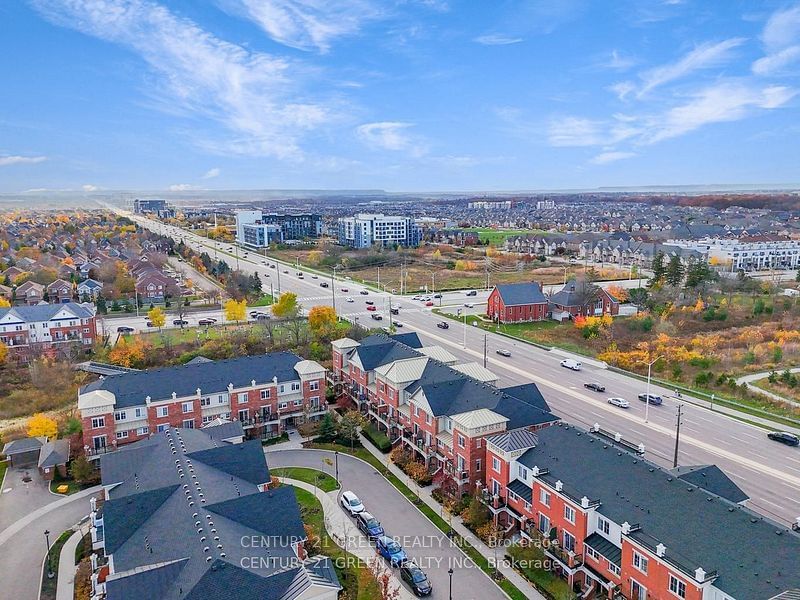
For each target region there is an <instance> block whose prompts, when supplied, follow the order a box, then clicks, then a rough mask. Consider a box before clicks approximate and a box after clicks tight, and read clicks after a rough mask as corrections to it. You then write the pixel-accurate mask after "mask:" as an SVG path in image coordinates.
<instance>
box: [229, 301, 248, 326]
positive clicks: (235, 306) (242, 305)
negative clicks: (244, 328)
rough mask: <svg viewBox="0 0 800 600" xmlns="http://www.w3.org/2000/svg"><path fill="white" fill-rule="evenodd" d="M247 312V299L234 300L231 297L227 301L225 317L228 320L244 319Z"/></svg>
mask: <svg viewBox="0 0 800 600" xmlns="http://www.w3.org/2000/svg"><path fill="white" fill-rule="evenodd" d="M246 313H247V302H246V301H245V300H234V299H233V298H231V299H230V300H228V301H227V302H225V318H226V319H227V320H228V321H236V322H237V323H238V322H239V321H244V320H245V319H246V317H245V314H246Z"/></svg>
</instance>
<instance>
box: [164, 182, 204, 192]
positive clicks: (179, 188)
mask: <svg viewBox="0 0 800 600" xmlns="http://www.w3.org/2000/svg"><path fill="white" fill-rule="evenodd" d="M167 189H168V190H169V191H170V192H190V191H192V190H197V189H200V188H198V187H197V186H196V185H192V184H190V183H173V184H172V185H171V186H169V187H168V188H167Z"/></svg>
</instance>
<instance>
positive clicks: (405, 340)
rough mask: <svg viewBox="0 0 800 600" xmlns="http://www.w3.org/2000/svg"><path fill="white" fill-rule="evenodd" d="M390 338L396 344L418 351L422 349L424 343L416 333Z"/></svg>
mask: <svg viewBox="0 0 800 600" xmlns="http://www.w3.org/2000/svg"><path fill="white" fill-rule="evenodd" d="M389 337H390V338H391V339H393V340H394V341H396V342H400V343H401V344H405V345H406V346H408V347H409V348H414V349H416V350H419V349H420V348H422V341H421V340H420V339H419V336H418V335H417V334H416V332H414V331H410V332H409V333H396V334H394V335H390V336H389Z"/></svg>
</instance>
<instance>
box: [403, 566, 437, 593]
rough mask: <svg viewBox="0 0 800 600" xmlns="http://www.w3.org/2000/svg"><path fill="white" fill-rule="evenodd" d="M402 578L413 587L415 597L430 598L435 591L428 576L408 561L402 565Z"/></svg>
mask: <svg viewBox="0 0 800 600" xmlns="http://www.w3.org/2000/svg"><path fill="white" fill-rule="evenodd" d="M400 578H401V579H402V580H403V581H405V582H406V583H408V585H409V586H411V591H413V592H414V595H415V596H430V594H431V592H432V591H433V586H432V585H431V582H430V581H429V580H428V576H427V575H425V573H424V572H423V571H422V569H420V568H419V567H418V566H417V565H416V564H414V563H413V562H411V561H408V560H407V561H406V562H404V563H403V564H402V565H400Z"/></svg>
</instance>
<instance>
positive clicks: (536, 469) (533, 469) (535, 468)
mask: <svg viewBox="0 0 800 600" xmlns="http://www.w3.org/2000/svg"><path fill="white" fill-rule="evenodd" d="M531 475H533V476H534V477H538V476H539V467H536V466H534V467H533V468H532V469H531ZM798 521H800V518H798Z"/></svg>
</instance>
